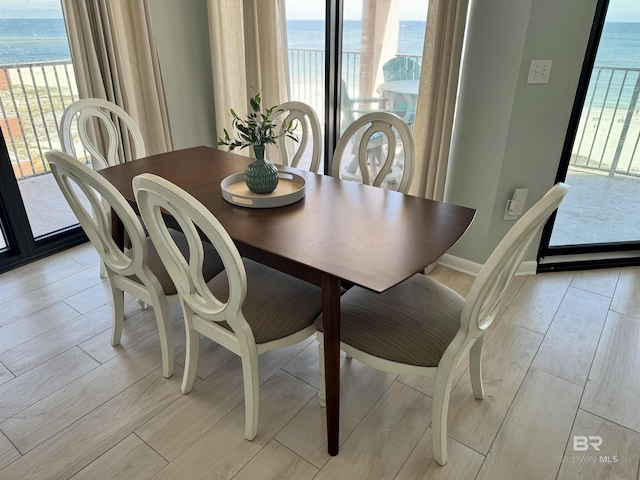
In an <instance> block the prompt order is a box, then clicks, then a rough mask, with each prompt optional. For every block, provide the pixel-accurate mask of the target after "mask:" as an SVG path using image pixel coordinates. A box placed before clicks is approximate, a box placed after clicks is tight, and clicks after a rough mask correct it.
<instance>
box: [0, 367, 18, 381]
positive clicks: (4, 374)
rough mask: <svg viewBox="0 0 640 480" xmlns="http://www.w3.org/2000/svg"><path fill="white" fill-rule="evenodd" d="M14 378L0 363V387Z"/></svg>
mask: <svg viewBox="0 0 640 480" xmlns="http://www.w3.org/2000/svg"><path fill="white" fill-rule="evenodd" d="M14 378H15V376H14V375H13V373H11V372H10V371H9V369H8V368H7V367H5V366H4V365H3V364H1V363H0V385H2V384H3V383H6V382H8V381H9V380H12V379H14Z"/></svg>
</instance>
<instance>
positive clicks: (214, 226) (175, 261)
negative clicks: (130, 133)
mask: <svg viewBox="0 0 640 480" xmlns="http://www.w3.org/2000/svg"><path fill="white" fill-rule="evenodd" d="M133 190H134V193H135V196H136V202H137V204H138V208H139V210H140V214H141V215H142V218H143V220H144V223H145V225H146V227H147V230H148V231H149V235H150V237H151V240H152V241H153V244H154V246H155V247H156V250H157V251H158V255H159V256H160V259H161V260H162V263H163V264H164V266H165V268H166V269H167V272H169V275H170V277H171V279H172V280H173V283H174V284H175V285H176V288H177V291H178V296H179V297H180V300H181V302H182V303H183V306H185V307H186V308H189V309H191V311H193V312H194V313H195V314H196V315H198V316H199V317H201V318H203V319H204V320H209V321H214V322H221V321H226V322H228V324H229V325H230V326H231V328H232V329H233V331H234V333H235V334H236V335H237V336H238V337H239V338H241V337H243V336H249V335H252V333H251V328H250V327H249V325H248V324H247V322H246V320H244V317H243V316H242V312H241V307H242V304H243V303H244V299H245V297H246V294H247V275H246V271H245V268H244V264H243V263H242V258H241V257H240V253H239V252H238V249H237V248H236V246H235V244H234V243H233V240H231V237H230V236H229V234H228V233H227V231H226V230H225V229H224V227H223V226H222V224H221V223H220V222H219V221H218V219H216V218H215V216H214V215H213V214H212V213H211V212H210V211H209V210H208V209H207V208H206V207H205V206H204V205H202V204H201V203H200V202H199V201H198V200H197V199H195V198H194V197H193V196H192V195H190V194H189V193H187V192H185V191H184V190H183V189H181V188H180V187H178V186H177V185H174V184H173V183H171V182H169V181H168V180H165V179H164V178H161V177H158V176H157V175H153V174H149V173H144V174H141V175H138V176H136V177H135V178H134V179H133ZM167 213H168V214H169V215H171V216H172V217H173V218H174V219H175V220H176V221H177V222H178V224H179V225H180V229H181V230H182V232H183V233H184V235H185V236H186V238H187V241H188V244H189V259H188V260H187V259H185V257H184V256H183V255H182V254H181V253H180V250H179V249H178V247H177V245H176V244H175V242H174V241H173V239H172V238H171V235H170V234H169V230H168V228H167V225H166V224H165V221H164V219H163V214H167ZM200 233H202V234H203V235H204V237H206V238H204V239H205V240H207V241H208V242H210V243H211V244H212V245H213V246H214V248H215V249H216V251H217V252H218V254H219V255H220V258H221V259H222V263H223V264H224V268H225V271H226V274H227V278H228V281H229V296H228V299H219V298H217V297H216V296H215V295H214V294H213V293H212V292H211V290H210V289H209V287H208V286H207V282H206V281H205V279H204V277H203V275H202V271H203V267H202V266H203V263H204V249H203V247H202V240H203V237H202V236H201V235H200Z"/></svg>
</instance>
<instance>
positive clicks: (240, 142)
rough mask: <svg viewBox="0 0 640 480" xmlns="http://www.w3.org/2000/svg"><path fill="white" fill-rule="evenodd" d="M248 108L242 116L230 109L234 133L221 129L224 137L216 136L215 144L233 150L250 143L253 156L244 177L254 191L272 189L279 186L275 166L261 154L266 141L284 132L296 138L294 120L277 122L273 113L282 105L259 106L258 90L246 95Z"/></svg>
mask: <svg viewBox="0 0 640 480" xmlns="http://www.w3.org/2000/svg"><path fill="white" fill-rule="evenodd" d="M249 104H250V105H251V112H249V113H248V114H247V115H246V117H245V118H240V117H239V116H238V114H237V113H236V112H235V111H234V110H233V108H232V109H230V113H231V116H232V117H233V128H234V130H235V132H234V136H233V137H232V136H231V135H229V132H228V131H227V129H226V128H225V129H224V137H219V138H218V143H217V144H216V145H217V146H221V145H225V146H227V147H229V151H230V152H232V151H233V150H235V149H236V148H237V149H239V150H242V149H243V148H246V147H252V148H253V153H254V156H255V160H254V161H253V162H251V163H250V164H249V166H248V167H247V169H246V170H245V172H244V181H245V182H246V184H247V187H248V188H249V190H251V191H252V192H254V193H261V194H264V193H271V192H273V191H274V190H275V189H276V187H277V186H278V169H277V168H276V166H275V165H274V164H273V163H271V162H270V161H268V160H267V159H266V158H265V156H264V150H265V147H266V146H267V145H276V147H277V144H276V140H277V139H278V138H279V137H281V136H286V137H288V138H291V139H292V140H294V141H296V142H297V141H298V138H297V137H296V135H295V133H294V129H295V126H296V125H295V124H294V122H293V120H292V121H290V122H288V123H284V122H283V123H281V124H278V123H277V122H276V121H275V118H274V117H277V116H278V114H279V113H280V112H282V111H283V110H282V109H279V108H278V105H274V106H273V107H271V108H265V109H264V110H263V107H262V99H261V97H260V93H257V94H256V95H255V96H254V97H253V98H250V99H249Z"/></svg>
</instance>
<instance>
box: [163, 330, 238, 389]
mask: <svg viewBox="0 0 640 480" xmlns="http://www.w3.org/2000/svg"><path fill="white" fill-rule="evenodd" d="M181 323H182V327H181V328H182V330H183V331H184V321H182V320H181ZM237 357H238V356H237V355H236V354H235V353H233V352H230V351H229V350H227V349H226V348H224V347H221V346H220V345H218V344H217V343H215V342H214V341H213V340H210V339H208V338H207V337H201V338H200V357H199V358H198V368H197V370H196V376H197V377H198V378H202V379H204V378H207V377H209V376H210V375H213V374H214V373H215V372H217V371H218V370H219V369H220V368H222V367H223V366H224V365H226V364H227V362H229V361H230V360H233V359H234V358H237ZM184 362H185V352H184V351H183V352H180V353H179V354H178V355H176V363H177V364H178V365H182V366H183V367H184Z"/></svg>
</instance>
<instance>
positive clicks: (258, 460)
mask: <svg viewBox="0 0 640 480" xmlns="http://www.w3.org/2000/svg"><path fill="white" fill-rule="evenodd" d="M317 473H318V469H317V468H316V467H314V466H313V465H311V464H310V463H309V462H306V461H305V460H304V459H302V458H300V457H299V456H298V455H296V454H295V453H293V452H292V451H291V450H289V449H288V448H285V447H283V446H282V445H280V444H279V443H278V442H276V441H275V440H272V441H270V442H269V443H267V445H266V446H265V447H264V448H263V449H262V450H260V452H259V453H258V454H257V455H256V456H255V457H254V458H253V459H252V460H251V461H250V462H249V463H248V464H247V465H246V466H245V467H244V468H243V469H242V470H240V472H239V473H238V474H237V475H236V476H235V477H233V480H256V479H257V478H261V479H265V480H266V479H273V480H275V479H286V478H290V479H292V480H293V479H295V480H311V479H312V478H314V477H315V475H316V474H317Z"/></svg>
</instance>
